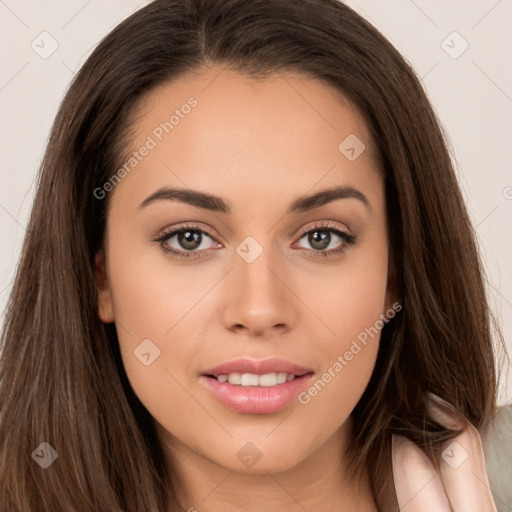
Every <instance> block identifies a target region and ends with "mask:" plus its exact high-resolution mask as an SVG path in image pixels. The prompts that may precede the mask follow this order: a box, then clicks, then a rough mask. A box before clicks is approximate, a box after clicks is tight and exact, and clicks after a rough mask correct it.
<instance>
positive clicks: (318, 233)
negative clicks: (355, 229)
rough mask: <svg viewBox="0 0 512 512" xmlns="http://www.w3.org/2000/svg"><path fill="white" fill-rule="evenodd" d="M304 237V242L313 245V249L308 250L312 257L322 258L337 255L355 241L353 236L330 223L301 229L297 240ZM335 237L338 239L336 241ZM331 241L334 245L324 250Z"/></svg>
mask: <svg viewBox="0 0 512 512" xmlns="http://www.w3.org/2000/svg"><path fill="white" fill-rule="evenodd" d="M304 238H305V239H306V242H307V243H308V244H309V245H310V246H311V247H313V250H312V251H308V252H310V253H311V255H312V256H313V257H318V256H319V257H322V258H329V257H331V256H336V255H339V254H341V253H343V252H344V251H345V250H346V249H347V248H348V247H349V246H350V245H353V244H354V243H355V241H356V237H355V236H353V235H351V234H350V233H347V232H346V231H343V230H341V229H339V228H337V227H334V226H333V225H332V224H330V223H320V224H316V225H314V226H313V227H312V229H309V230H305V231H303V232H302V235H301V237H300V239H299V241H300V240H302V239H304ZM336 239H338V242H337V243H336ZM333 242H334V245H335V247H334V248H331V249H329V250H325V249H326V248H328V247H329V246H330V245H331V244H333ZM340 242H341V243H340Z"/></svg>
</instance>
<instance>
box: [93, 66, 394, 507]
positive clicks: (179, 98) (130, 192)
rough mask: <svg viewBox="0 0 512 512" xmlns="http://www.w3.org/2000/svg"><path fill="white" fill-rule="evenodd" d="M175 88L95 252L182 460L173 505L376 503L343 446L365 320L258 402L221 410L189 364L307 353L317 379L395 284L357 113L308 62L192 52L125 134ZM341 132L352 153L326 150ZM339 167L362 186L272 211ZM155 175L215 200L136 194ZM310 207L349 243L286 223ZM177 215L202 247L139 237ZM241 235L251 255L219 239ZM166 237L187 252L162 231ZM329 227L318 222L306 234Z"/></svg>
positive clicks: (149, 396) (365, 370)
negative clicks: (303, 398)
mask: <svg viewBox="0 0 512 512" xmlns="http://www.w3.org/2000/svg"><path fill="white" fill-rule="evenodd" d="M191 96H193V97H194V98H196V99H197V101H198V105H197V106H196V107H195V108H194V109H193V110H192V111H191V112H190V114H188V115H187V116H185V117H184V118H183V119H181V120H180V123H179V124H178V125H177V126H175V128H174V129H173V131H172V132H171V133H170V134H168V135H165V136H164V138H163V140H162V141H161V142H158V144H157V146H156V147H155V148H154V149H152V150H151V151H150V152H149V154H148V155H147V156H146V157H145V158H144V159H143V160H142V161H141V162H140V163H138V165H137V167H136V168H135V169H134V170H133V171H131V172H130V173H129V174H127V175H126V176H125V177H124V178H123V179H122V180H121V182H120V183H119V184H118V185H117V186H116V187H115V189H114V190H113V191H112V192H111V194H112V197H111V203H110V210H109V212H108V217H107V232H106V236H105V240H104V246H103V248H102V250H100V251H99V252H98V254H97V258H96V263H97V268H96V270H97V276H98V293H99V315H100V318H101V319H102V320H103V321H104V322H115V323H116V327H117V332H118V336H119V343H120V348H121V354H122V358H123V362H124V366H125V369H126V371H127V374H128V378H129V380H130V382H131V385H132V387H133V389H134V391H135V393H136V394H137V396H138V397H139V399H140V400H141V402H142V403H143V404H144V406H145V407H146V408H147V409H148V411H149V412H150V413H151V415H152V416H153V417H154V419H155V424H156V428H157V432H158V436H159V439H160V440H161V442H162V443H163V446H164V449H165V451H166V453H167V454H168V456H169V461H170V460H171V459H172V463H173V464H174V465H175V467H177V468H178V471H179V474H180V476H181V477H182V478H183V481H184V488H183V504H184V507H185V509H186V510H188V509H192V510H193V509H197V510H199V511H206V512H209V511H215V510H220V509H221V508H222V509H223V510H227V511H239V510H246V511H257V510H258V511H259V510H261V502H262V498H261V496H264V497H265V498H264V502H265V510H267V511H278V510H279V511H281V510H283V509H286V510H290V511H303V510H304V509H306V510H334V511H348V510H356V509H357V510H360V511H376V510H377V508H376V506H375V502H374V499H373V496H372V493H371V490H370V487H369V482H368V478H367V476H366V475H363V476H362V478H361V480H360V482H358V485H355V483H354V482H351V481H349V478H348V475H347V472H346V469H347V466H346V462H345V459H344V457H343V456H342V453H343V451H344V449H345V447H346V446H347V445H348V444H349V443H350V438H351V428H352V424H351V420H350V418H349V415H350V413H351V411H352V410H353V409H354V407H355V405H356V404H357V402H358V400H359V399H360V397H361V395H362V393H363V391H364V389H365V387H366V385H367V383H368V381H369V379H370V376H371V374H372V371H373V368H374V364H375V360H376V356H377V351H378V344H379V335H376V336H375V337H374V338H373V339H370V341H369V342H368V344H367V345H366V346H365V347H364V348H363V349H362V350H361V351H360V352H359V353H358V354H357V355H356V356H354V358H353V359H352V360H351V361H350V362H348V364H347V365H346V366H345V367H344V368H343V370H342V371H340V372H339V373H337V374H336V376H335V377H334V378H332V380H331V382H329V383H328V384H327V385H326V386H325V387H324V388H323V389H322V390H321V392H319V393H318V395H317V396H315V397H313V398H312V399H311V401H310V402H309V403H308V404H307V405H303V404H300V403H299V402H298V401H294V402H293V404H292V405H291V406H290V407H288V408H286V409H285V410H283V411H281V412H278V413H274V414H266V415H265V414H262V415H255V414H244V413H240V412H235V411H232V410H231V409H229V408H227V407H226V406H224V405H222V404H221V403H219V402H218V401H217V400H216V398H215V397H214V396H212V395H211V394H210V393H209V392H208V391H207V390H206V389H205V388H204V387H203V386H202V385H201V383H200V380H199V376H200V375H201V373H202V372H203V371H204V370H206V369H208V368H211V367H213V366H216V365H218V364H220V363H223V362H225V361H230V360H233V359H238V358H241V357H248V358H253V359H267V358H270V357H279V358H283V359H287V360H289V361H292V362H294V363H296V364H299V365H302V366H306V367H308V368H311V369H312V370H313V371H314V372H315V378H314V381H316V380H317V379H318V378H319V377H321V376H322V374H323V373H324V372H325V371H326V370H327V369H328V368H329V367H332V365H333V364H334V363H335V362H336V360H337V358H338V356H339V355H343V354H344V353H345V352H346V351H347V350H348V349H349V348H350V346H351V343H352V342H353V341H354V340H356V338H357V336H358V335H359V334H360V333H361V332H362V331H364V329H365V328H367V327H370V326H374V325H375V322H376V321H377V320H378V319H379V317H380V315H382V314H384V313H385V312H386V311H387V310H388V309H389V308H391V306H392V304H393V303H394V302H395V301H396V300H397V297H396V293H395V285H394V282H393V281H392V280H391V279H388V263H389V261H388V253H389V251H388V234H387V227H386V222H387V221H386V210H385V200H384V185H383V180H382V176H381V173H380V170H379V168H378V165H377V162H376V160H375V158H374V153H373V145H372V141H371V139H370V137H369V134H368V130H367V128H366V126H365V123H364V122H363V119H362V117H361V116H360V115H359V114H358V112H357V111H356V109H355V108H354V107H353V106H352V105H351V104H350V103H349V102H347V101H346V100H345V99H344V98H343V96H342V95H341V94H340V93H339V92H338V91H336V90H335V89H332V88H331V87H329V86H327V85H325V84H323V83H322V82H319V81H317V80H314V79H311V78H306V77H302V76H297V75H291V74H281V73H280V74H275V75H272V76H270V77H267V78H265V79H264V80H260V81H256V80H254V79H251V78H249V77H247V76H243V75H241V74H237V73H235V72H228V71H223V69H222V68H220V67H217V66H212V67H203V68H201V69H200V70H198V71H196V72H195V73H194V74H191V75H188V76H186V77H181V78H180V79H178V80H176V81H174V82H172V83H167V84H164V85H162V86H160V87H158V88H157V89H155V90H153V91H152V92H151V93H150V94H149V95H148V96H147V98H146V99H145V101H144V102H143V103H142V104H141V106H140V109H139V111H138V115H137V117H136V121H135V122H134V125H133V128H134V130H135V131H134V136H133V138H132V140H131V141H130V144H129V148H128V149H129V151H135V150H137V148H139V147H140V146H141V145H142V144H144V142H145V141H146V140H147V137H148V135H151V133H152V132H153V130H154V129H155V127H157V126H158V125H159V124H160V123H161V122H163V121H165V120H168V119H169V116H170V114H172V112H173V111H174V109H175V108H180V106H181V105H183V104H185V103H186V101H187V99H188V98H189V97H191ZM349 134H355V135H356V136H357V137H358V138H359V139H360V140H361V141H363V142H364V144H365V146H366V149H365V150H364V151H363V152H362V154H361V155H360V156H359V157H358V158H357V159H356V160H354V161H349V160H348V159H347V158H346V157H345V156H344V154H342V153H341V152H340V151H339V150H338V145H339V144H340V142H341V141H342V140H344V139H345V138H346V137H347V136H348V135H349ZM340 185H350V186H352V187H354V188H356V189H358V190H359V191H360V192H362V193H363V194H364V195H365V196H366V198H367V199H368V203H369V207H367V206H366V205H365V204H364V203H363V202H362V201H360V200H358V199H355V198H344V199H337V200H335V201H333V202H330V203H328V204H326V205H323V206H321V207H319V208H316V209H312V210H309V211H306V212H302V213H295V214H290V215H287V214H286V210H287V208H288V206H289V205H290V204H291V203H292V202H293V201H294V200H295V199H297V198H298V197H299V196H302V195H305V194H308V195H309V194H313V193H316V192H318V191H320V190H323V189H325V188H330V187H332V186H340ZM164 186H168V187H184V188H190V189H194V190H199V191H201V192H206V193H210V194H214V195H216V196H219V197H221V198H223V199H224V201H226V202H227V203H228V204H229V205H230V206H231V209H232V213H231V214H230V215H227V214H224V213H219V212H211V211H209V210H205V209H202V208H199V207H195V206H192V205H188V204H185V203H182V202H178V201H170V200H160V201H155V202H154V203H152V204H150V205H148V206H146V207H145V208H140V207H139V206H140V204H141V203H142V201H143V200H144V199H145V198H146V197H148V196H149V195H150V194H152V193H153V192H154V191H155V190H157V189H159V188H161V187H164ZM322 221H331V223H332V224H333V226H334V227H336V228H338V229H341V230H345V231H348V232H349V233H350V234H352V235H354V236H356V237H357V239H356V242H355V244H354V245H352V246H347V247H346V251H345V252H343V253H341V254H338V255H335V256H333V257H332V258H321V257H317V258H315V257H314V255H313V253H314V252H319V249H318V248H316V247H318V246H315V245H312V243H311V242H310V241H308V236H307V235H305V236H304V235H302V229H304V228H305V227H306V228H308V230H315V223H316V224H318V222H322ZM182 222H191V223H193V224H194V225H197V226H198V227H197V228H194V229H210V230H211V232H212V233H213V237H209V236H208V235H203V241H202V242H201V246H200V248H199V249H194V251H195V252H201V251H203V253H205V251H206V250H207V249H210V248H211V250H210V251H209V253H208V254H207V255H206V257H204V258H198V259H192V258H191V259H190V260H186V259H179V258H175V257H173V256H172V255H169V254H165V253H164V252H163V251H162V249H161V246H159V244H158V243H155V242H154V239H155V238H157V237H158V236H159V235H160V234H162V233H163V232H165V231H166V230H167V229H168V228H171V227H173V226H177V225H178V224H179V223H182ZM310 226H311V229H310ZM319 229H320V231H323V230H325V228H322V227H320V228H319ZM301 235H302V236H301ZM247 236H251V237H253V238H254V239H255V240H256V241H257V243H258V244H259V245H260V246H261V247H262V249H263V252H262V253H261V254H260V256H259V257H258V258H256V260H255V261H253V262H252V263H248V262H247V261H245V260H244V259H243V258H241V257H240V255H239V254H238V253H237V252H236V249H237V247H238V246H239V245H240V244H241V242H242V241H243V240H244V239H245V238H246V237H247ZM167 244H171V246H172V247H173V248H175V249H177V250H181V251H182V252H186V247H184V246H183V245H180V244H179V241H178V237H177V236H176V235H175V236H173V237H172V238H170V239H168V240H167ZM342 244H343V240H342V239H341V238H339V237H338V236H337V235H336V234H334V233H332V234H331V241H330V243H329V246H328V247H327V248H324V249H320V251H324V252H326V251H329V250H331V249H335V248H338V247H339V246H340V245H342ZM189 252H190V250H189ZM205 254H206V253H205ZM379 334H380V333H379ZM147 338H149V339H151V340H152V342H153V343H154V344H155V345H156V346H158V348H159V350H160V356H159V357H158V358H156V359H155V360H154V362H152V363H151V364H150V365H149V366H145V365H144V364H141V362H140V361H139V359H137V357H135V356H134V353H133V352H134V350H135V349H136V348H137V347H138V346H139V345H140V343H141V342H142V340H145V339H147ZM248 442H251V443H252V444H254V445H255V446H256V447H257V448H258V450H259V452H260V453H261V455H262V457H261V459H260V460H259V461H258V462H257V463H256V464H255V465H254V466H252V467H251V468H248V467H246V466H245V465H244V464H243V463H242V462H241V461H240V459H239V458H238V457H237V452H239V450H240V449H241V448H242V447H244V445H246V443H248Z"/></svg>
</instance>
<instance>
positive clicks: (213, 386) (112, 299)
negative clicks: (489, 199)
mask: <svg viewBox="0 0 512 512" xmlns="http://www.w3.org/2000/svg"><path fill="white" fill-rule="evenodd" d="M492 327H493V322H492V315H491V313H490V310H489V307H488V305H487V302H486V299H485V288H484V282H483V271H482V266H481V263H480V260H479V256H478V253H477V250H476V243H475V238H474V233H473V231H472V228H471V225H470V221H469V218H468V214H467V211H466V208H465V205H464V202H463V199H462V196H461V193H460V190H459V188H458V184H457V181H456V177H455V174H454V172H453V168H452V164H451V161H450V157H449V153H448V151H447V147H446V143H445V141H444V139H443V136H442V131H441V129H440V127H439V124H438V121H437V119H436V117H435V115H434V113H433V111H432V108H431V106H430V105H429V102H428V100H427V98H426V96H425V93H424V91H423V90H422V88H421V86H420V83H419V81H418V79H417V78H416V76H415V74H414V73H413V71H412V70H411V68H410V67H409V66H408V64H407V63H406V62H405V61H404V59H403V58H402V57H401V56H400V55H399V54H398V53H397V51H396V50H395V49H394V48H393V47H392V46H391V44H390V43H389V42H388V41H387V40H386V39H385V38H384V37H383V36H382V35H381V34H380V33H379V32H378V31H377V30H376V29H375V28H374V27H372V26H371V25H369V24H368V23H367V22H366V21H365V20H364V19H362V18H361V17H360V16H359V15H357V14H356V13H355V12H354V11H352V10H351V9H349V8H348V7H346V6H345V5H343V4H342V3H340V2H337V1H334V0H301V1H300V2H287V1H285V0H265V1H263V0H261V1H255V2H251V3H247V2H242V1H235V0H222V1H218V0H217V1H212V0H194V1H185V0H156V1H155V2H152V3H151V4H149V5H148V6H146V7H144V8H143V9H141V10H139V11H138V12H136V13H135V14H133V15H132V16H130V18H128V19H127V20H125V21H124V22H123V23H121V24H120V25H119V26H118V27H116V28H115V29H114V30H113V31H112V32H111V33H110V34H109V35H108V36H107V37H106V38H105V39H104V40H103V41H102V42H101V43H100V44H99V45H98V47H97V48H96V49H95V51H94V52H93V53H92V55H91V56H90V57H89V59H88V60H87V62H86V63H85V64H84V66H83V67H82V69H81V70H80V72H79V73H78V74H77V76H76V78H75V80H74V82H73V84H72V85H71V87H70V89H69V91H68V93H67V95H66V97H65V99H64V101H63V103H62V105H61V108H60V110H59V114H58V116H57V118H56V121H55V125H54V127H53V129H52V134H51V138H50V141H49V145H48V148H47V152H46V155H45V158H44V161H43V165H42V169H41V176H40V181H39V186H38V191H37V195H36V199H35V203H34V209H33V212H32V216H31V220H30V225H29V228H28V230H27V237H26V240H25V245H24V248H23V253H22V258H21V262H20V267H19V271H18V275H17V278H16V281H15V285H14V288H13V292H12V296H11V300H10V303H9V308H8V311H7V315H6V323H5V328H4V332H3V336H2V360H1V366H2V375H1V381H0V406H1V417H0V433H1V436H0V443H1V444H0V455H1V456H0V460H1V462H0V490H1V493H0V496H1V497H0V509H1V510H8V511H18V510H23V511H33V510H38V511H41V510H52V511H56V510H63V511H64V510H66V511H70V510H76V511H105V512H106V511H109V512H111V511H133V512H135V511H141V510H149V511H159V512H160V511H161V512H170V511H177V510H200V511H203V510H204V511H210V510H218V509H219V508H220V507H222V508H223V509H227V510H241V509H245V510H260V509H261V508H262V507H263V508H265V510H282V509H286V510H324V509H326V510H327V509H329V510H340V511H341V510H360V511H376V510H380V511H387V510H390V511H391V510H396V509H397V507H400V508H404V507H406V506H407V507H408V508H407V510H416V511H420V510H434V509H435V510H470V507H476V508H475V509H478V510H496V504H495V502H494V499H493V496H492V493H491V490H490V486H489V482H488V478H487V474H486V469H485V462H484V455H483V452H482V444H481V440H480V433H482V434H485V433H486V432H487V430H488V428H489V426H490V424H491V421H492V419H493V416H494V414H495V412H496V387H497V383H496V368H495V360H494V346H493V341H492ZM497 338H498V340H499V339H500V338H499V332H498V337H497ZM29 454H30V455H31V456H30V457H29Z"/></svg>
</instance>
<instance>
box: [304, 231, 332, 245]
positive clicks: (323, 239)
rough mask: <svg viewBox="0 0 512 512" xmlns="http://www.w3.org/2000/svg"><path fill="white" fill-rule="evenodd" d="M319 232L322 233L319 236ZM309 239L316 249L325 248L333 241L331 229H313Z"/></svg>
mask: <svg viewBox="0 0 512 512" xmlns="http://www.w3.org/2000/svg"><path fill="white" fill-rule="evenodd" d="M318 233H320V236H318ZM308 239H309V242H310V243H311V245H312V246H313V247H315V248H316V249H325V248H326V247H328V246H329V243H330V242H331V233H330V232H329V231H325V230H324V231H322V230H319V229H317V230H315V231H311V233H310V234H309V235H308ZM317 244H319V245H317Z"/></svg>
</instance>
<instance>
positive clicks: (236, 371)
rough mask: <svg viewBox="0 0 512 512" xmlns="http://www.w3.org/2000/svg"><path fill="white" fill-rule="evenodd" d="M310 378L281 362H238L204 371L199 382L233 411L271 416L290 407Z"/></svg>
mask: <svg viewBox="0 0 512 512" xmlns="http://www.w3.org/2000/svg"><path fill="white" fill-rule="evenodd" d="M313 375H314V372H313V370H311V369H308V368H305V367H302V366H299V365H296V364H293V363H291V362H289V361H285V360H281V359H269V360H264V361H255V360H251V359H239V360H237V361H231V362H228V363H224V364H222V365H219V366H217V367H215V368H212V369H210V370H207V371H205V372H204V373H202V374H201V375H200V381H201V383H202V384H203V385H204V387H205V388H206V389H207V390H208V391H209V392H210V393H211V394H212V395H213V396H214V397H215V398H216V399H217V400H218V401H219V402H220V403H221V404H223V405H225V406H227V407H228V408H230V409H232V410H234V411H237V412H241V413H245V414H271V413H275V412H279V411H282V410H283V409H286V408H287V407H289V406H290V405H291V404H292V403H293V402H294V400H295V399H296V398H297V395H298V394H299V393H300V392H301V391H303V390H304V389H305V388H306V386H307V385H308V384H309V383H310V381H311V379H312V377H313Z"/></svg>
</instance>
